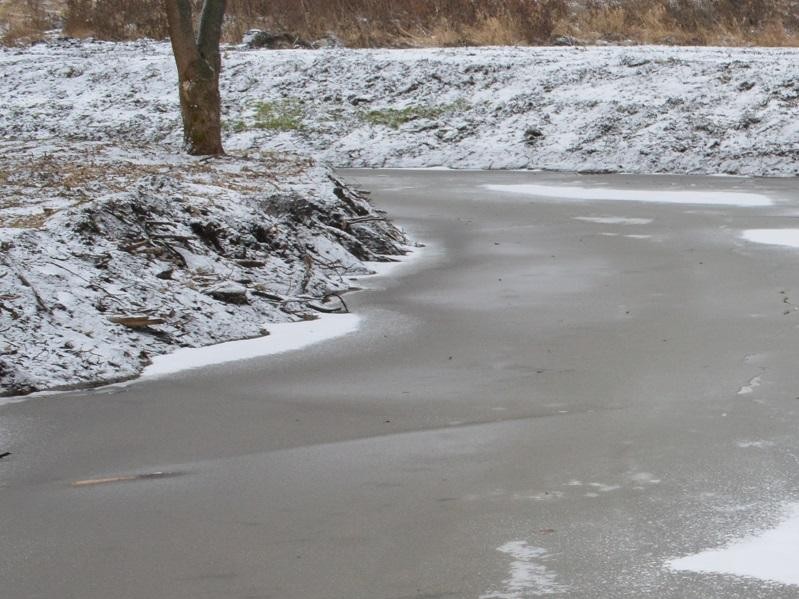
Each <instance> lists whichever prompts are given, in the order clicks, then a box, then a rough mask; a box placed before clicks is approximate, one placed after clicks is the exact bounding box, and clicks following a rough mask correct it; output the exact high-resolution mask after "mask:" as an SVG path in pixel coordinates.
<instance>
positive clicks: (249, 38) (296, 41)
mask: <svg viewBox="0 0 799 599" xmlns="http://www.w3.org/2000/svg"><path fill="white" fill-rule="evenodd" d="M241 43H243V44H244V45H245V46H247V47H248V48H253V49H254V48H268V49H270V50H286V49H292V48H311V47H312V45H311V44H309V43H308V42H306V41H305V40H303V39H302V38H300V37H299V36H297V35H294V34H291V33H286V32H283V33H273V32H271V31H263V30H262V29H250V30H249V31H247V33H245V34H244V36H243V37H242V39H241Z"/></svg>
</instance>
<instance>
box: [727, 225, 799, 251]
mask: <svg viewBox="0 0 799 599" xmlns="http://www.w3.org/2000/svg"><path fill="white" fill-rule="evenodd" d="M741 237H743V238H744V239H745V240H746V241H751V242H752V243H764V244H766V245H781V246H784V247H789V248H799V229H749V230H748V231H744V232H743V234H742V235H741Z"/></svg>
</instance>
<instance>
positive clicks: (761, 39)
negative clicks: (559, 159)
mask: <svg viewBox="0 0 799 599" xmlns="http://www.w3.org/2000/svg"><path fill="white" fill-rule="evenodd" d="M195 2H196V3H197V4H200V3H201V0H195ZM228 6H229V8H228V17H227V19H226V25H225V39H226V41H239V40H240V39H241V36H242V35H243V33H244V32H245V31H246V30H248V29H251V28H261V29H266V30H270V31H279V32H289V33H291V34H293V35H296V36H297V37H298V38H300V39H303V40H306V41H314V40H318V39H321V38H324V37H328V36H335V37H337V38H338V39H340V40H341V41H342V42H343V43H344V44H345V45H347V46H350V47H406V46H464V45H517V44H518V45H536V44H547V43H550V42H551V41H552V40H553V39H554V38H555V37H558V36H571V37H573V38H575V39H576V40H577V41H578V42H583V43H596V42H599V41H608V42H621V41H628V40H629V41H631V42H634V43H666V44H695V45H731V46H737V45H758V46H790V45H796V43H797V37H798V36H799V0H479V1H478V0H402V1H401V2H397V1H395V0H229V2H228ZM59 15H61V16H62V17H63V25H64V29H65V32H66V33H67V34H69V35H72V36H76V37H85V36H94V37H99V38H102V39H110V40H125V39H135V38H140V37H150V38H155V39H163V38H165V37H166V35H167V31H166V24H165V19H164V17H163V9H162V6H161V0H0V28H2V29H1V31H2V32H3V33H2V41H3V43H6V44H9V43H22V42H29V41H33V40H35V39H37V38H38V37H41V35H42V32H43V31H44V30H45V29H48V28H50V27H52V26H54V23H56V22H57V20H58V16H59Z"/></svg>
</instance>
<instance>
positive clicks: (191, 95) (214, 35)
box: [164, 0, 225, 156]
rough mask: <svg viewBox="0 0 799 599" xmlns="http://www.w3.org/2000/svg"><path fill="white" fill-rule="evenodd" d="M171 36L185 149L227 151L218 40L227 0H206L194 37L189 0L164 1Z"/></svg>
mask: <svg viewBox="0 0 799 599" xmlns="http://www.w3.org/2000/svg"><path fill="white" fill-rule="evenodd" d="M164 4H165V7H166V13H167V21H168V23H169V37H170V40H171V42H172V51H173V53H174V55H175V64H176V65H177V69H178V84H179V96H180V113H181V116H182V117H183V140H184V144H185V147H186V151H187V152H188V153H189V154H192V155H195V156H211V155H219V154H224V153H225V152H224V149H223V148H222V123H221V107H222V101H221V98H220V96H219V73H220V71H221V70H222V58H221V54H220V52H219V40H220V38H221V36H222V20H223V17H224V14H225V0H205V2H204V3H203V9H202V14H201V16H200V26H199V33H198V34H197V36H196V37H195V34H194V25H193V21H192V10H191V3H190V0H164Z"/></svg>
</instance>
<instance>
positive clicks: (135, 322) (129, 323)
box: [108, 316, 166, 329]
mask: <svg viewBox="0 0 799 599" xmlns="http://www.w3.org/2000/svg"><path fill="white" fill-rule="evenodd" d="M108 320H110V321H111V322H113V323H114V324H121V325H122V326H124V327H128V328H130V329H143V328H145V327H150V326H154V325H158V324H164V323H166V320H164V319H163V318H152V317H150V316H109V317H108Z"/></svg>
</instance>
